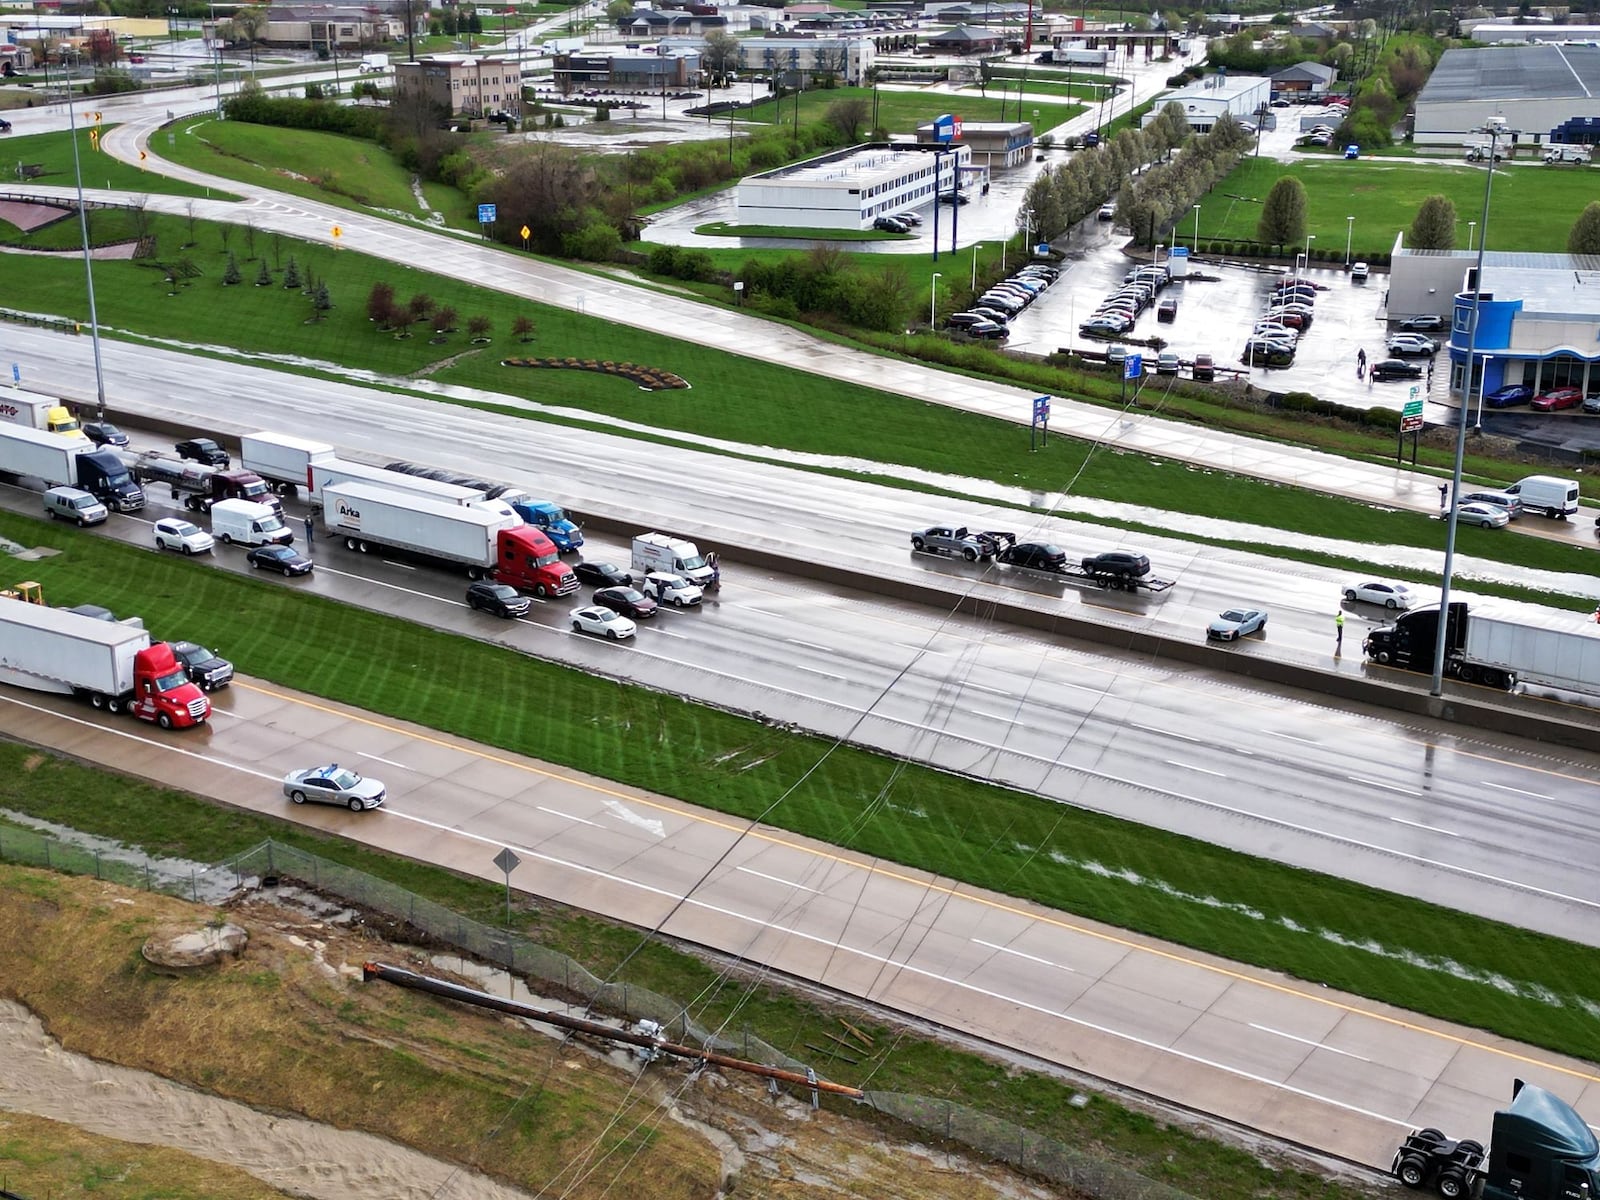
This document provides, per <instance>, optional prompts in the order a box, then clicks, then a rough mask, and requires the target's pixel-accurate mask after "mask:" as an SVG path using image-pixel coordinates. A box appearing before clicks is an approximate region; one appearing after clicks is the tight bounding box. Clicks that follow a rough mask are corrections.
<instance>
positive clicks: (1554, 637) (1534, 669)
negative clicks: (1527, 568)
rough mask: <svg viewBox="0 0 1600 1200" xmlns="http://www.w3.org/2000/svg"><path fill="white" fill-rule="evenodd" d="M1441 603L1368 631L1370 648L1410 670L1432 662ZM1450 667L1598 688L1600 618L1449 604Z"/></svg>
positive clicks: (1453, 672) (1491, 679)
mask: <svg viewBox="0 0 1600 1200" xmlns="http://www.w3.org/2000/svg"><path fill="white" fill-rule="evenodd" d="M1438 636H1439V610H1438V609H1437V608H1419V609H1415V610H1413V611H1412V612H1408V613H1406V614H1405V615H1404V616H1402V617H1400V618H1398V619H1397V620H1396V621H1395V623H1394V624H1393V625H1385V626H1383V627H1382V628H1379V629H1374V630H1373V631H1372V632H1371V633H1369V634H1367V637H1366V640H1365V641H1364V642H1363V643H1362V649H1363V651H1364V653H1365V654H1366V656H1367V657H1368V658H1370V659H1372V660H1373V661H1374V662H1379V663H1383V664H1385V665H1386V666H1395V667H1401V668H1403V669H1405V670H1408V671H1428V672H1431V671H1432V670H1433V660H1434V652H1435V647H1436V646H1437V645H1438ZM1444 670H1445V674H1446V675H1448V676H1450V677H1451V678H1453V679H1460V680H1462V681H1463V682H1465V683H1482V684H1485V685H1487V686H1488V687H1492V688H1504V689H1506V690H1507V691H1509V690H1510V689H1512V688H1514V687H1516V686H1517V684H1518V683H1538V684H1544V685H1546V686H1549V687H1556V688H1562V689H1564V690H1566V691H1572V692H1600V624H1596V623H1595V621H1594V620H1593V619H1592V618H1589V619H1586V618H1582V617H1579V616H1577V615H1576V614H1573V613H1558V614H1555V615H1553V616H1552V617H1551V618H1549V621H1548V623H1546V624H1536V623H1534V622H1533V621H1531V620H1529V619H1526V618H1524V619H1521V620H1515V619H1506V618H1501V617H1492V616H1488V615H1486V614H1484V613H1482V612H1469V611H1468V607H1467V605H1466V604H1465V603H1462V602H1460V601H1457V602H1455V603H1453V604H1451V605H1450V617H1449V620H1448V621H1447V622H1446V628H1445V639H1444Z"/></svg>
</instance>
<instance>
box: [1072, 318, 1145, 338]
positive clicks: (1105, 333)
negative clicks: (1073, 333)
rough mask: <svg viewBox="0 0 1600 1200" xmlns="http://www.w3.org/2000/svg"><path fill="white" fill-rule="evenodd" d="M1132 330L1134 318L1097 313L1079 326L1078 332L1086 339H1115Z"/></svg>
mask: <svg viewBox="0 0 1600 1200" xmlns="http://www.w3.org/2000/svg"><path fill="white" fill-rule="evenodd" d="M1132 328H1133V318H1132V317H1130V316H1128V315H1126V314H1125V313H1096V314H1095V315H1094V316H1092V317H1090V318H1089V319H1088V320H1087V321H1085V322H1084V323H1083V324H1082V325H1079V326H1078V332H1079V333H1081V334H1083V335H1084V336H1085V337H1114V336H1116V335H1117V334H1119V333H1127V332H1128V330H1130V329H1132Z"/></svg>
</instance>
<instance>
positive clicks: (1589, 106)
mask: <svg viewBox="0 0 1600 1200" xmlns="http://www.w3.org/2000/svg"><path fill="white" fill-rule="evenodd" d="M1491 117H1503V118H1504V119H1505V122H1506V125H1507V126H1508V127H1509V128H1510V129H1511V130H1513V131H1514V132H1513V133H1512V145H1513V146H1538V145H1543V144H1545V143H1548V142H1567V143H1574V144H1585V145H1593V144H1595V143H1597V142H1600V46H1556V45H1540V46H1496V47H1491V48H1489V49H1482V50H1447V51H1445V53H1444V55H1443V56H1442V57H1441V58H1440V59H1439V65H1438V66H1437V67H1435V68H1434V70H1433V75H1432V77H1431V78H1430V79H1429V80H1428V82H1427V84H1426V86H1424V87H1423V89H1422V91H1421V93H1420V94H1419V95H1418V96H1417V102H1416V127H1415V134H1414V140H1415V141H1416V143H1417V144H1418V145H1419V146H1428V145H1433V146H1443V145H1448V146H1452V147H1458V148H1459V147H1460V146H1461V145H1462V144H1463V143H1468V142H1473V141H1477V140H1480V139H1479V138H1478V137H1477V136H1476V133H1475V131H1476V130H1479V129H1481V128H1483V126H1484V125H1485V124H1486V123H1487V122H1488V120H1489V118H1491Z"/></svg>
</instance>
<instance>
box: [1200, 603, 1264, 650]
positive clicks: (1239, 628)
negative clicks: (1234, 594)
mask: <svg viewBox="0 0 1600 1200" xmlns="http://www.w3.org/2000/svg"><path fill="white" fill-rule="evenodd" d="M1266 628H1267V614H1266V613H1264V612H1262V611H1261V609H1259V608H1230V609H1227V610H1226V611H1225V612H1223V613H1221V614H1220V615H1218V617H1217V619H1216V620H1214V621H1212V622H1211V624H1209V625H1207V626H1206V637H1207V638H1209V639H1215V640H1216V641H1219V642H1234V641H1238V640H1239V639H1240V638H1242V637H1245V636H1246V635H1248V634H1252V633H1262V632H1265V630H1266Z"/></svg>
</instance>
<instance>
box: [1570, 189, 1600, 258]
mask: <svg viewBox="0 0 1600 1200" xmlns="http://www.w3.org/2000/svg"><path fill="white" fill-rule="evenodd" d="M1567 253H1568V254H1600V200H1591V201H1589V203H1588V205H1587V207H1585V208H1584V210H1583V211H1582V212H1581V213H1579V214H1578V219H1577V220H1576V221H1574V222H1573V223H1572V231H1571V232H1570V233H1568V234H1567Z"/></svg>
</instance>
